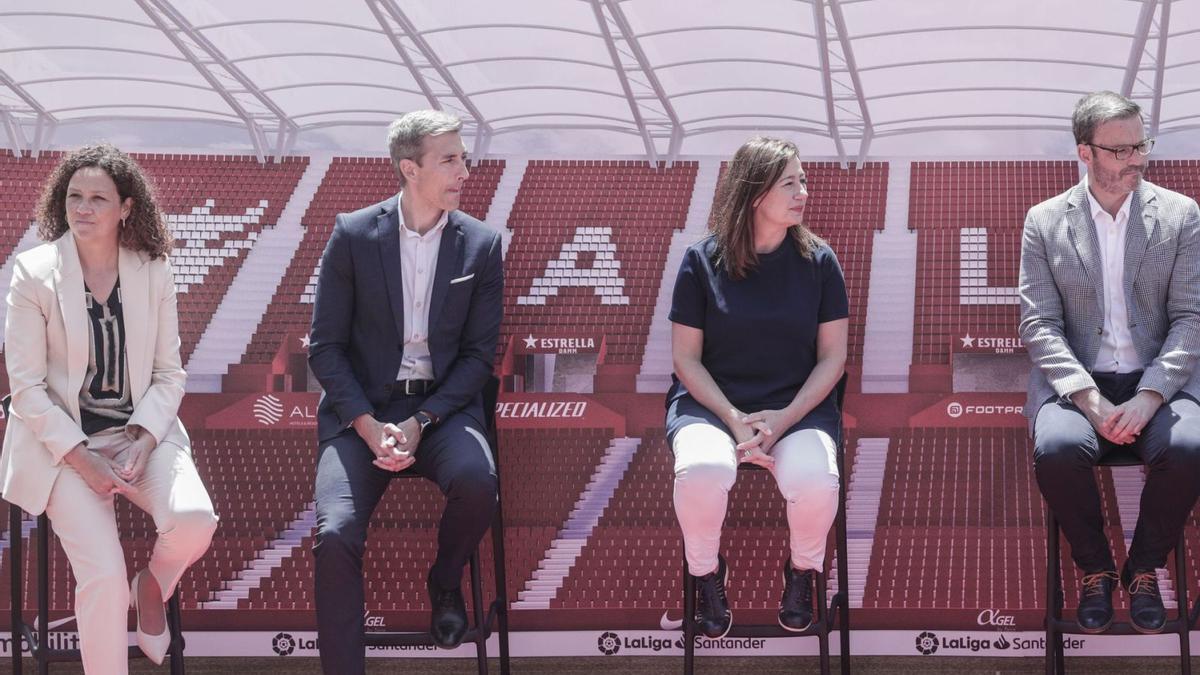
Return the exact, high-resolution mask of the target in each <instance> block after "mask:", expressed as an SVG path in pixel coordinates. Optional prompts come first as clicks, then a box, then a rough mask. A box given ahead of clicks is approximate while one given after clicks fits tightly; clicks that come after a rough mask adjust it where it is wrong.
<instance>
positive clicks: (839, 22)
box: [813, 0, 874, 168]
mask: <svg viewBox="0 0 1200 675" xmlns="http://www.w3.org/2000/svg"><path fill="white" fill-rule="evenodd" d="M813 25H814V26H815V27H816V39H817V55H818V57H819V60H820V64H821V83H822V87H823V89H824V94H825V95H824V98H825V116H826V124H827V127H828V129H829V136H830V138H832V139H833V144H834V147H835V148H836V149H837V153H838V160H839V162H840V163H841V165H842V168H846V167H847V166H848V165H849V161H848V160H847V157H846V155H847V151H846V146H845V140H846V139H849V138H857V139H858V159H857V162H858V165H859V166H860V167H861V166H862V164H863V163H864V162H865V161H866V158H867V153H868V152H869V151H870V149H871V139H872V138H873V137H874V129H873V127H872V126H871V113H870V110H869V109H868V107H867V98H866V95H865V94H864V93H863V87H862V78H861V77H860V76H859V72H858V65H857V64H856V62H855V60H854V49H853V47H852V46H851V44H850V35H849V32H848V31H847V30H846V19H845V17H844V16H843V15H842V7H841V4H840V3H839V0H814V1H813ZM834 61H836V62H837V64H836V66H835V64H834ZM839 101H853V102H854V103H855V104H856V106H857V110H855V109H853V108H849V107H847V106H843V105H839V103H838V102H839Z"/></svg>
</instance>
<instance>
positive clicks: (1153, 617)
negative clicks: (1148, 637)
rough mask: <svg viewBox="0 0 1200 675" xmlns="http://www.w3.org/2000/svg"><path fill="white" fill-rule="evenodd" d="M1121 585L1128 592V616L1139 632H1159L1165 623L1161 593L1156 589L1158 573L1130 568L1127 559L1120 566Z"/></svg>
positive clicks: (1165, 612)
mask: <svg viewBox="0 0 1200 675" xmlns="http://www.w3.org/2000/svg"><path fill="white" fill-rule="evenodd" d="M1121 585H1122V586H1124V587H1125V592H1126V593H1128V594H1129V618H1130V619H1131V620H1132V621H1133V629H1134V630H1136V631H1137V632H1139V633H1161V632H1162V629H1163V626H1165V625H1166V623H1167V610H1166V608H1164V607H1163V601H1162V593H1160V592H1159V590H1158V573H1157V572H1155V571H1154V570H1145V569H1138V570H1134V569H1130V567H1129V561H1125V565H1124V566H1123V567H1122V568H1121Z"/></svg>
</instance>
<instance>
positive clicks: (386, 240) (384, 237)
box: [375, 197, 404, 341]
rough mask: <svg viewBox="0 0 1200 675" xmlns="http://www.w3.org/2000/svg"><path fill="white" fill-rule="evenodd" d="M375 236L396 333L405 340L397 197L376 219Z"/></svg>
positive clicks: (389, 201)
mask: <svg viewBox="0 0 1200 675" xmlns="http://www.w3.org/2000/svg"><path fill="white" fill-rule="evenodd" d="M375 238H376V240H378V242H379V262H380V265H382V267H383V280H384V283H385V284H386V286H387V296H388V297H387V299H388V303H389V304H390V305H391V307H392V320H393V321H395V323H396V334H397V335H399V336H400V340H401V341H403V340H404V275H403V274H402V273H401V271H400V203H399V200H398V199H397V198H396V197H392V198H391V199H389V200H388V201H387V204H386V205H385V206H384V208H383V213H381V214H379V216H378V217H376V219H375Z"/></svg>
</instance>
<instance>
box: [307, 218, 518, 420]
mask: <svg viewBox="0 0 1200 675" xmlns="http://www.w3.org/2000/svg"><path fill="white" fill-rule="evenodd" d="M399 212H400V205H399V202H398V198H397V197H392V198H391V199H388V200H386V201H383V202H380V203H378V204H375V205H373V206H368V207H367V208H365V209H359V210H358V211H355V212H353V213H349V214H346V213H343V214H339V215H338V216H337V220H336V222H335V224H334V227H333V234H331V235H330V237H329V243H328V244H327V245H326V246H325V253H324V255H323V256H322V257H321V273H320V276H319V278H318V280H317V292H316V303H315V305H314V307H313V319H312V332H311V334H310V335H309V339H310V340H311V342H310V345H309V351H308V364H309V367H311V368H312V371H313V374H314V375H316V377H317V380H318V381H319V382H320V383H321V387H322V388H323V389H324V390H325V391H324V394H323V395H322V396H321V403H320V405H319V406H318V408H317V433H318V435H319V437H320V440H321V441H322V442H324V441H327V440H329V439H330V438H332V437H334V436H336V435H338V434H339V433H341V432H343V431H345V430H346V428H347V427H348V426H349V425H350V423H351V422H353V421H354V419H355V418H356V417H358V416H359V415H362V414H363V413H371V414H373V415H379V414H380V413H381V412H382V410H383V408H384V407H386V405H387V403H388V400H389V398H390V397H391V394H392V388H393V386H394V382H395V380H396V373H397V372H398V371H399V369H400V360H401V358H402V357H403V355H404V296H403V285H402V282H401V276H400V215H399ZM500 254H501V239H500V235H499V233H497V232H496V231H495V230H492V229H490V228H488V227H487V226H486V225H484V224H483V223H481V222H479V221H478V220H476V219H474V218H472V217H471V216H468V215H467V214H465V213H463V212H462V211H451V212H450V215H449V219H448V221H447V223H446V227H445V230H444V231H443V232H442V242H441V247H440V249H439V251H438V258H437V269H436V271H435V272H434V278H433V297H432V299H431V301H430V305H429V353H430V355H431V357H432V359H433V374H434V383H435V387H436V388H435V390H434V392H433V393H432V394H431V395H430V396H429V397H428V398H427V399H426V400H425V402H424V404H423V405H422V406H421V407H422V408H423V409H425V410H428V411H429V412H431V413H433V414H434V415H437V416H438V417H439V418H440V419H443V420H444V419H446V418H447V417H449V416H450V415H451V414H453V413H455V412H458V411H462V412H464V413H466V414H467V415H470V416H471V417H473V418H474V419H475V420H476V421H477V422H479V424H480V426H481V428H482V427H483V425H484V419H483V401H482V396H481V392H482V391H483V387H484V384H485V383H486V382H487V380H488V378H489V377H490V376H491V374H492V362H493V360H494V358H495V355H496V341H497V339H498V338H499V335H500V317H501V314H502V313H503V305H504V303H503V294H504V270H503V267H502V264H501V257H500Z"/></svg>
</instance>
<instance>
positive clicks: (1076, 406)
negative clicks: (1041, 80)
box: [1020, 92, 1200, 633]
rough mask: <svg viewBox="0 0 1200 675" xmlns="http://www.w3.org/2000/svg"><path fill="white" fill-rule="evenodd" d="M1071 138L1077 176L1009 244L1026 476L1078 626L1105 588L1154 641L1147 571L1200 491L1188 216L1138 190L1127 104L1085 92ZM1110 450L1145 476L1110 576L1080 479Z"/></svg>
mask: <svg viewBox="0 0 1200 675" xmlns="http://www.w3.org/2000/svg"><path fill="white" fill-rule="evenodd" d="M1072 126H1073V129H1074V132H1075V142H1076V144H1077V146H1076V148H1077V151H1078V153H1079V159H1080V160H1081V161H1082V162H1083V163H1084V164H1086V165H1087V168H1088V171H1087V176H1086V177H1085V178H1084V179H1083V181H1081V182H1080V183H1079V184H1078V185H1076V186H1075V187H1073V188H1071V189H1070V190H1068V191H1067V192H1065V193H1063V194H1061V195H1059V196H1057V197H1054V198H1052V199H1049V200H1047V201H1045V202H1042V203H1041V204H1038V205H1037V206H1034V207H1033V208H1032V209H1030V210H1029V215H1028V216H1027V217H1026V219H1025V230H1024V234H1023V235H1022V241H1021V275H1020V294H1021V327H1020V332H1021V339H1022V340H1023V341H1024V343H1025V346H1026V347H1027V349H1028V350H1029V356H1030V358H1031V360H1032V361H1033V365H1034V368H1033V370H1032V372H1031V374H1030V377H1029V398H1028V400H1027V401H1026V404H1025V411H1026V414H1027V415H1028V416H1029V417H1030V423H1031V426H1032V430H1033V437H1034V470H1035V473H1036V475H1037V481H1038V486H1039V487H1040V488H1041V491H1042V495H1043V496H1044V497H1045V499H1046V502H1047V504H1048V505H1049V507H1050V508H1051V509H1052V510H1053V512H1054V514H1055V516H1056V517H1057V518H1058V520H1059V521H1060V523H1061V524H1062V529H1063V532H1064V534H1065V535H1066V537H1067V540H1068V541H1069V542H1070V544H1071V554H1072V556H1073V557H1074V559H1075V564H1076V565H1078V566H1079V567H1080V569H1081V570H1082V571H1083V573H1084V576H1083V584H1082V588H1081V590H1080V599H1079V611H1078V621H1079V625H1080V627H1081V628H1082V629H1083V630H1084V631H1085V632H1088V633H1099V632H1102V631H1104V630H1105V629H1107V628H1108V626H1109V624H1110V623H1111V622H1112V617H1113V609H1112V591H1113V589H1114V587H1115V585H1116V584H1117V583H1118V582H1119V583H1121V585H1122V586H1124V588H1125V590H1126V592H1127V593H1128V594H1129V596H1130V614H1131V618H1132V621H1133V626H1134V628H1135V629H1137V630H1139V631H1141V632H1143V633H1157V632H1159V631H1161V630H1162V628H1163V624H1164V623H1165V621H1166V612H1165V611H1164V609H1163V604H1162V597H1161V595H1160V594H1159V589H1158V579H1157V576H1156V575H1155V569H1156V568H1159V567H1162V566H1163V565H1165V564H1166V559H1167V554H1168V553H1169V552H1170V551H1171V549H1172V548H1173V547H1174V546H1175V543H1176V542H1177V541H1178V540H1179V535H1180V532H1181V531H1182V529H1183V525H1184V521H1185V520H1186V518H1187V516H1188V514H1189V512H1190V511H1191V509H1192V505H1193V504H1194V503H1195V501H1196V497H1197V494H1198V493H1200V403H1198V402H1197V397H1200V380H1198V379H1197V377H1196V373H1195V370H1196V369H1195V366H1196V358H1197V355H1198V354H1200V209H1197V206H1196V202H1195V201H1193V200H1192V199H1190V198H1188V197H1185V196H1184V195H1181V194H1179V193H1176V192H1172V191H1170V190H1167V189H1164V188H1161V187H1159V186H1157V185H1154V184H1152V183H1149V182H1147V181H1145V180H1142V174H1143V173H1144V172H1145V170H1146V165H1147V162H1146V155H1148V154H1149V153H1150V150H1151V148H1153V147H1154V139H1148V138H1146V136H1145V132H1144V129H1143V123H1142V117H1141V109H1140V108H1139V106H1138V105H1137V104H1136V103H1134V102H1133V101H1131V100H1129V99H1127V98H1125V97H1124V96H1121V95H1119V94H1115V93H1113V92H1097V93H1093V94H1089V95H1087V96H1085V97H1083V98H1082V99H1081V100H1080V101H1079V103H1078V104H1077V105H1076V106H1075V113H1074V116H1073V119H1072ZM1117 446H1129V447H1130V448H1132V450H1133V451H1134V452H1135V453H1136V454H1138V455H1139V456H1140V457H1141V458H1142V460H1143V461H1144V463H1145V465H1146V467H1147V469H1148V473H1147V476H1146V485H1145V487H1144V489H1143V490H1142V498H1141V509H1140V514H1139V517H1138V522H1137V528H1136V530H1135V531H1134V537H1133V544H1132V545H1131V546H1130V549H1129V558H1128V560H1126V561H1125V564H1124V565H1123V566H1122V568H1121V573H1120V575H1118V574H1117V573H1116V569H1117V568H1116V564H1115V562H1114V560H1113V555H1112V551H1111V550H1110V548H1109V545H1108V540H1107V538H1106V537H1105V534H1104V522H1103V518H1102V516H1101V514H1100V495H1099V492H1098V490H1097V488H1096V483H1095V478H1094V477H1093V471H1092V467H1093V466H1094V465H1095V463H1096V462H1097V460H1098V459H1099V458H1100V457H1102V456H1103V455H1105V454H1107V453H1109V452H1111V451H1113V450H1114V449H1115V448H1116V447H1117Z"/></svg>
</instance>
